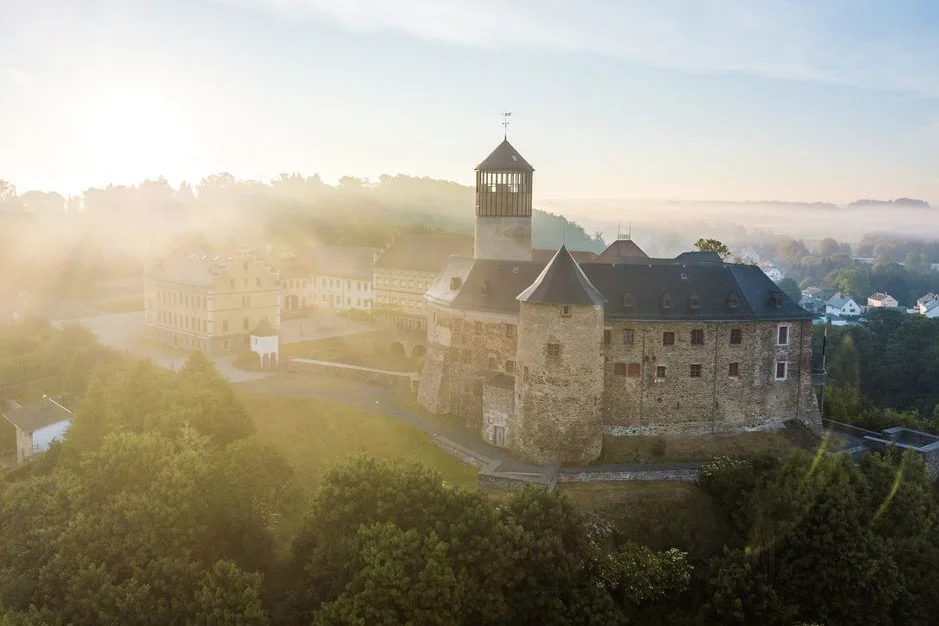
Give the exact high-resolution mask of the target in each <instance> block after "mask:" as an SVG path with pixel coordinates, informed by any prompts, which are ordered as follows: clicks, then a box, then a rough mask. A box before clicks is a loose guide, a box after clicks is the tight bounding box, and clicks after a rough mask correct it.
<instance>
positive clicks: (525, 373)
mask: <svg viewBox="0 0 939 626" xmlns="http://www.w3.org/2000/svg"><path fill="white" fill-rule="evenodd" d="M522 380H523V381H525V382H526V383H527V382H528V381H529V375H528V366H527V365H526V366H525V367H524V368H522Z"/></svg>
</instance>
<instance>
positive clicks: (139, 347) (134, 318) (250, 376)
mask: <svg viewBox="0 0 939 626" xmlns="http://www.w3.org/2000/svg"><path fill="white" fill-rule="evenodd" d="M66 322H78V323H79V324H82V325H83V326H86V327H87V328H88V329H89V330H91V332H93V333H94V334H95V335H96V336H97V337H98V341H100V342H101V343H102V344H104V345H106V346H111V347H112V348H117V349H119V350H124V351H126V352H128V353H130V354H133V355H135V356H139V357H141V358H145V359H150V360H151V361H153V362H154V364H156V365H158V366H160V367H165V368H166V369H172V370H179V368H181V367H182V366H183V364H184V363H185V362H186V359H187V358H189V353H188V352H186V351H183V350H173V349H172V348H169V347H163V346H160V345H159V344H157V343H155V342H151V341H148V340H147V339H146V337H145V333H144V328H145V326H144V323H143V311H133V312H131V313H114V314H112V315H96V316H94V317H83V318H78V319H71V320H60V321H57V322H55V324H57V325H61V324H63V323H66ZM210 358H211V359H212V361H213V362H214V363H215V367H217V368H218V371H219V373H220V374H221V375H222V376H223V377H224V378H225V379H226V380H229V381H231V382H233V383H235V382H241V381H245V380H256V379H260V378H264V377H266V376H268V375H269V374H267V373H263V372H248V371H245V370H243V369H240V368H237V367H235V364H234V361H235V357H234V356H231V355H224V356H214V357H210Z"/></svg>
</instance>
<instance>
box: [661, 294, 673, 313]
mask: <svg viewBox="0 0 939 626" xmlns="http://www.w3.org/2000/svg"><path fill="white" fill-rule="evenodd" d="M660 304H661V305H662V308H663V309H670V308H672V297H671V296H670V295H668V294H667V293H664V294H662V299H661V300H660Z"/></svg>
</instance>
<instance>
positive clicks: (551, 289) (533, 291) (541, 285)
mask: <svg viewBox="0 0 939 626" xmlns="http://www.w3.org/2000/svg"><path fill="white" fill-rule="evenodd" d="M516 299H517V300H518V301H519V302H530V303H533V304H578V305H589V304H603V303H605V302H606V298H604V297H603V294H602V293H600V292H599V291H597V288H596V287H594V286H593V284H591V282H590V279H589V278H587V276H586V274H584V270H582V269H581V268H580V265H578V264H577V261H575V260H574V257H572V256H571V253H570V252H568V251H567V246H563V245H562V246H561V249H560V250H558V251H557V253H556V254H555V255H554V258H553V259H551V261H550V262H549V263H548V264H547V265H546V266H545V268H544V269H543V270H542V271H541V273H540V274H539V275H538V278H536V279H535V282H533V283H532V284H531V285H529V287H528V288H527V289H525V291H523V292H522V293H520V294H518V297H517V298H516Z"/></svg>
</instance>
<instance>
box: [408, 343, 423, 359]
mask: <svg viewBox="0 0 939 626" xmlns="http://www.w3.org/2000/svg"><path fill="white" fill-rule="evenodd" d="M425 354H427V348H425V347H424V346H422V345H421V344H417V345H416V346H414V347H413V348H412V349H411V356H412V357H413V358H415V359H419V358H421V357H422V356H424V355H425Z"/></svg>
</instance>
